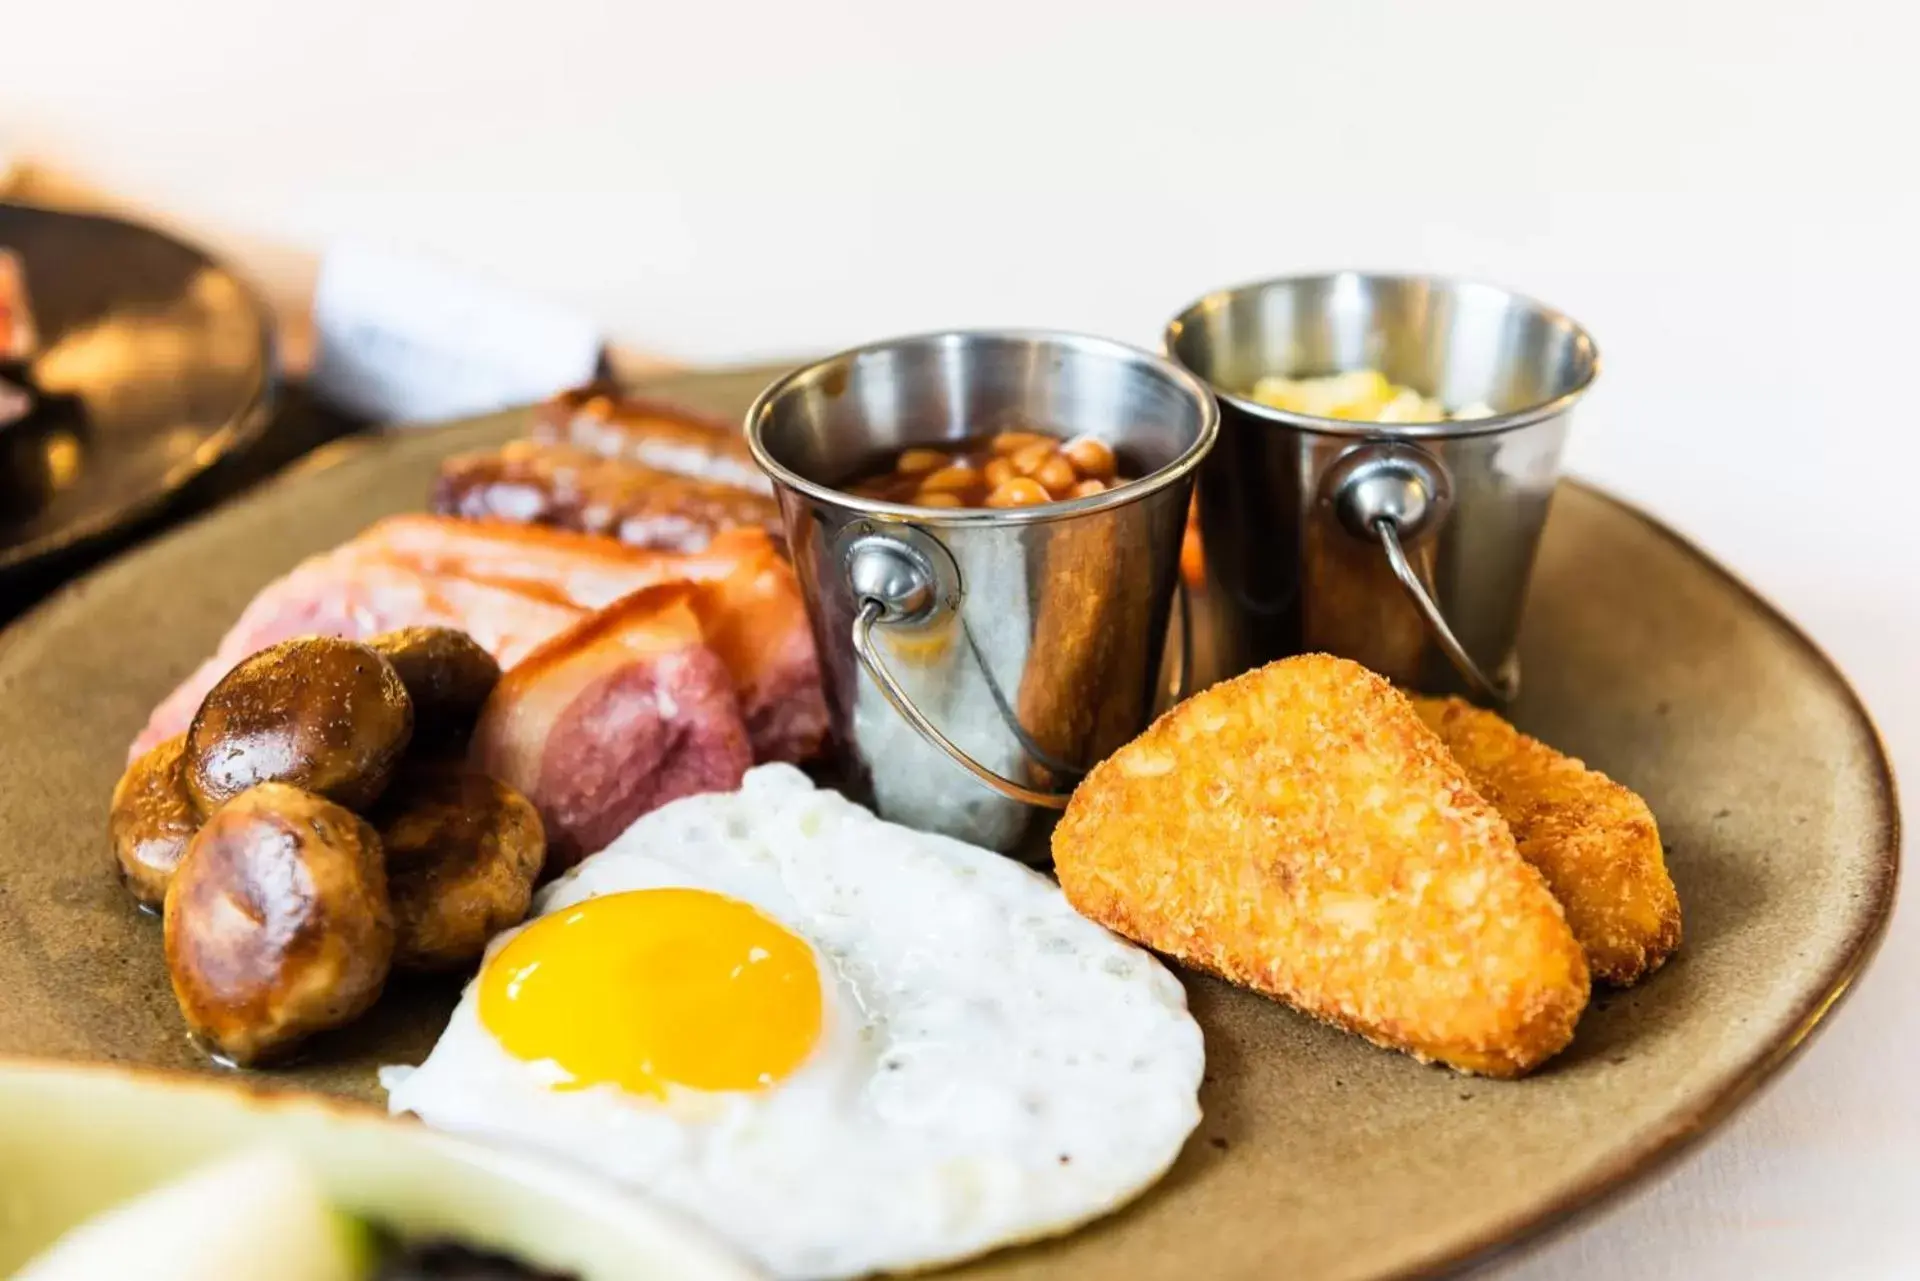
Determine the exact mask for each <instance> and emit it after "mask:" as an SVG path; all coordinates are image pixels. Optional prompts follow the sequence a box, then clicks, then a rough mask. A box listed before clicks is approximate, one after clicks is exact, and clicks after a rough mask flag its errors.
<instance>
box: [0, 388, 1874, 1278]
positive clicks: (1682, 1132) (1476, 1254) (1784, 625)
mask: <svg viewBox="0 0 1920 1281" xmlns="http://www.w3.org/2000/svg"><path fill="white" fill-rule="evenodd" d="M758 369H759V367H758V366H748V367H743V368H723V369H716V370H702V371H691V370H689V371H678V372H676V373H675V374H670V375H667V376H665V377H662V378H658V379H648V380H645V381H644V382H642V383H640V384H637V385H638V386H642V387H652V386H654V385H656V384H673V383H676V382H684V381H688V380H694V381H698V380H699V379H700V378H701V377H702V376H703V375H704V376H706V377H712V376H714V375H722V376H724V375H727V374H743V373H747V372H753V371H757V370H758ZM522 412H524V411H523V410H509V411H504V412H502V413H499V414H490V415H483V416H480V417H478V418H473V419H467V420H462V421H458V422H450V423H445V424H436V425H434V427H432V428H430V429H429V430H428V431H425V432H422V431H419V430H417V429H409V430H407V431H406V432H401V433H395V434H391V435H384V436H377V437H372V438H366V439H356V440H354V441H352V442H350V443H349V444H346V445H343V447H341V448H338V449H333V448H326V447H323V450H322V451H321V453H320V454H319V455H309V456H308V457H307V458H306V459H303V460H300V461H299V462H297V463H295V464H293V465H291V466H289V467H288V468H287V469H285V470H283V471H282V472H280V473H279V474H277V475H275V476H272V477H270V478H268V479H267V480H266V481H264V482H263V483H261V484H260V485H257V486H255V487H253V488H252V489H250V490H249V491H247V492H246V493H245V494H244V495H241V496H239V499H238V501H241V502H261V501H268V498H269V496H270V495H271V494H273V493H275V492H277V491H280V490H282V489H284V488H286V487H287V486H288V485H290V484H296V483H298V482H299V480H300V479H301V478H302V477H305V476H308V475H311V474H314V473H318V472H324V471H330V470H332V469H333V468H334V467H336V466H339V465H343V464H345V463H347V462H350V461H351V460H353V459H356V458H359V457H362V456H364V455H365V454H367V453H368V452H375V451H379V450H380V449H382V448H385V447H396V446H404V445H407V444H415V443H417V442H419V441H421V440H422V439H423V438H425V437H428V436H441V435H443V434H444V433H446V432H448V431H457V430H459V429H462V428H471V427H474V426H476V425H477V424H479V423H480V422H482V421H486V422H502V421H504V420H506V419H508V418H509V417H510V416H511V415H514V414H518V413H522ZM1560 484H1561V485H1563V486H1567V487H1569V488H1573V489H1578V490H1581V491H1583V492H1584V493H1586V494H1588V495H1589V496H1591V497H1593V498H1595V499H1597V500H1599V501H1600V502H1602V503H1604V504H1607V505H1609V506H1612V507H1614V508H1616V509H1618V510H1619V511H1621V512H1623V513H1624V514H1626V515H1627V516H1629V517H1631V518H1632V519H1634V520H1636V521H1638V522H1641V523H1642V524H1643V525H1645V526H1646V527H1647V528H1648V529H1649V530H1651V531H1652V532H1653V533H1654V534H1656V535H1657V536H1658V537H1659V538H1661V539H1662V540H1663V541H1665V542H1667V543H1669V544H1671V545H1673V546H1674V547H1676V548H1677V549H1678V550H1679V551H1681V552H1683V553H1685V554H1686V555H1688V556H1690V557H1691V558H1693V559H1694V560H1695V561H1697V562H1698V563H1699V564H1700V565H1702V566H1703V567H1704V568H1706V569H1707V570H1709V571H1711V572H1713V573H1715V574H1717V575H1719V576H1720V577H1721V578H1722V579H1724V580H1725V581H1726V582H1727V583H1729V584H1730V585H1731V586H1732V587H1733V588H1734V589H1736V591H1737V592H1738V593H1739V594H1740V595H1741V596H1742V597H1743V598H1744V599H1745V601H1746V602H1747V603H1748V605H1749V606H1750V607H1751V608H1753V609H1754V610H1755V612H1756V613H1758V614H1760V615H1762V616H1763V617H1764V618H1765V619H1768V620H1771V621H1772V622H1774V623H1776V624H1777V625H1778V626H1779V628H1780V629H1781V631H1782V632H1783V633H1784V634H1785V635H1786V636H1787V637H1788V638H1789V639H1790V640H1791V641H1792V643H1794V644H1795V645H1797V646H1798V647H1799V648H1800V649H1801V650H1802V651H1803V653H1804V654H1805V655H1806V656H1807V657H1809V658H1811V659H1812V660H1813V661H1814V663H1815V664H1816V666H1817V667H1818V668H1819V669H1821V671H1822V672H1824V674H1825V675H1826V677H1827V679H1828V680H1829V681H1830V682H1831V684H1832V686H1833V687H1834V688H1835V690H1836V691H1837V692H1838V694H1839V695H1840V696H1841V697H1842V698H1843V699H1844V702H1845V705H1846V706H1847V708H1848V709H1849V710H1850V712H1851V714H1852V716H1853V717H1854V718H1855V720H1856V721H1857V723H1858V724H1859V725H1860V726H1861V727H1862V729H1863V730H1864V732H1865V739H1866V746H1867V748H1868V752H1869V755H1870V758H1871V759H1870V760H1869V761H1868V762H1867V768H1868V770H1869V771H1870V772H1871V774H1872V775H1873V779H1872V787H1871V790H1872V793H1873V796H1872V802H1873V806H1874V808H1875V809H1876V810H1877V811H1878V814H1877V820H1878V821H1877V829H1878V830H1877V832H1876V833H1875V834H1874V836H1873V838H1872V839H1873V840H1874V841H1875V843H1876V844H1877V846H1878V848H1877V849H1874V850H1872V851H1870V852H1869V854H1868V858H1869V860H1870V863H1871V867H1872V870H1873V873H1874V875H1873V879H1872V884H1871V888H1870V891H1869V893H1868V895H1867V899H1868V901H1867V902H1866V903H1865V904H1864V905H1863V908H1862V914H1861V916H1860V918H1859V920H1858V922H1857V924H1856V926H1855V928H1854V929H1853V930H1852V931H1851V932H1850V933H1849V935H1848V936H1847V938H1846V941H1845V944H1844V946H1843V947H1842V948H1841V949H1840V950H1839V953H1838V954H1837V955H1836V957H1835V959H1834V960H1833V962H1832V963H1831V964H1829V965H1828V966H1827V967H1826V968H1825V970H1824V972H1823V973H1822V975H1821V977H1820V979H1819V981H1818V983H1817V984H1815V985H1814V987H1813V989H1812V991H1811V993H1810V995H1809V997H1808V999H1806V1000H1805V1001H1803V1002H1802V1003H1801V1005H1800V1007H1799V1008H1798V1009H1797V1010H1796V1012H1795V1013H1794V1015H1793V1017H1792V1019H1791V1020H1790V1021H1789V1023H1788V1025H1787V1029H1786V1031H1785V1032H1783V1033H1782V1034H1780V1035H1778V1036H1776V1037H1774V1038H1772V1039H1770V1040H1769V1041H1768V1042H1767V1043H1766V1044H1764V1045H1762V1046H1760V1047H1758V1048H1757V1049H1756V1050H1755V1052H1754V1053H1753V1054H1751V1055H1750V1056H1749V1057H1748V1058H1747V1059H1746V1060H1745V1061H1744V1062H1743V1063H1742V1064H1740V1065H1739V1066H1738V1068H1737V1069H1736V1070H1735V1071H1734V1072H1733V1073H1732V1074H1731V1075H1730V1076H1729V1077H1728V1079H1727V1080H1726V1082H1725V1083H1724V1084H1723V1085H1721V1086H1720V1087H1719V1088H1718V1089H1715V1090H1713V1091H1712V1092H1711V1093H1710V1094H1706V1095H1703V1096H1701V1097H1699V1098H1697V1099H1695V1100H1693V1101H1692V1102H1691V1104H1690V1105H1689V1106H1686V1107H1684V1108H1682V1109H1680V1110H1678V1111H1676V1113H1675V1114H1674V1115H1673V1116H1672V1117H1670V1118H1669V1119H1668V1120H1667V1122H1666V1123H1665V1124H1663V1125H1661V1126H1660V1127H1659V1128H1658V1131H1657V1133H1654V1134H1653V1135H1651V1137H1649V1138H1647V1139H1645V1140H1644V1141H1642V1142H1639V1143H1636V1144H1634V1145H1633V1146H1632V1147H1631V1148H1630V1149H1629V1150H1626V1151H1623V1152H1621V1153H1619V1154H1618V1155H1617V1156H1616V1157H1614V1158H1613V1159H1612V1160H1611V1161H1609V1162H1607V1163H1606V1164H1605V1165H1603V1166H1602V1167H1601V1168H1599V1169H1597V1170H1596V1171H1595V1172H1593V1173H1592V1174H1591V1175H1589V1176H1588V1177H1586V1178H1583V1179H1581V1180H1580V1181H1579V1182H1578V1184H1577V1185H1575V1186H1574V1187H1572V1188H1570V1189H1568V1190H1567V1191H1565V1192H1563V1193H1561V1194H1559V1195H1557V1196H1555V1197H1553V1198H1552V1199H1551V1200H1550V1201H1542V1202H1540V1203H1538V1204H1536V1205H1535V1206H1533V1207H1531V1208H1530V1209H1528V1210H1526V1211H1524V1212H1522V1213H1519V1214H1516V1215H1513V1216H1511V1217H1510V1218H1509V1219H1508V1220H1506V1221H1505V1222H1503V1223H1500V1224H1498V1225H1496V1226H1494V1227H1493V1228H1491V1229H1489V1230H1487V1231H1485V1232H1481V1233H1478V1234H1475V1235H1474V1236H1473V1237H1471V1238H1470V1239H1468V1240H1465V1241H1462V1242H1460V1243H1459V1244H1457V1245H1454V1246H1451V1247H1447V1248H1443V1249H1441V1250H1437V1251H1434V1252H1431V1253H1429V1254H1427V1255H1426V1256H1425V1257H1423V1258H1420V1259H1416V1260H1414V1261H1412V1262H1410V1263H1408V1264H1406V1265H1405V1266H1403V1267H1400V1268H1397V1269H1394V1270H1391V1271H1382V1272H1377V1273H1372V1274H1369V1275H1368V1277H1367V1278H1366V1281H1441V1279H1442V1278H1450V1277H1457V1276H1459V1275H1460V1274H1461V1273H1463V1272H1465V1271H1467V1270H1469V1269H1473V1268H1479V1267H1484V1266H1487V1265H1488V1264H1491V1263H1493V1262H1495V1261H1499V1260H1508V1259H1512V1258H1516V1257H1519V1256H1521V1255H1524V1254H1527V1253H1529V1252H1531V1251H1534V1250H1537V1249H1538V1248H1540V1247H1541V1246H1544V1245H1546V1244H1548V1243H1549V1242H1550V1241H1551V1240H1552V1239H1554V1238H1555V1237H1556V1236H1558V1235H1559V1234H1561V1233H1563V1232H1565V1231H1567V1230H1569V1229H1570V1228H1572V1227H1575V1226H1577V1225H1578V1224H1580V1223H1581V1222H1582V1221H1584V1220H1586V1219H1588V1218H1590V1217H1592V1216H1593V1215H1594V1214H1595V1213H1596V1212H1597V1211H1599V1210H1601V1209H1603V1208H1605V1207H1606V1206H1607V1204H1608V1203H1609V1202H1611V1201H1612V1200H1613V1198H1615V1197H1617V1196H1619V1195H1621V1194H1623V1193H1625V1192H1627V1191H1629V1190H1634V1189H1639V1188H1642V1187H1644V1185H1645V1184H1646V1183H1647V1182H1648V1180H1649V1179H1650V1178H1651V1177H1652V1176H1653V1175H1655V1174H1656V1173H1659V1172H1661V1171H1663V1170H1666V1169H1670V1168H1671V1167H1673V1166H1674V1165H1675V1164H1676V1163H1677V1162H1679V1161H1680V1160H1681V1159H1683V1158H1685V1157H1687V1156H1690V1155H1692V1154H1694V1153H1696V1152H1697V1151H1699V1150H1700V1147H1701V1144H1702V1141H1703V1140H1704V1139H1705V1138H1707V1137H1708V1136H1709V1135H1711V1134H1713V1133H1714V1132H1715V1131H1717V1130H1718V1129H1719V1128H1720V1127H1721V1126H1722V1125H1724V1124H1725V1123H1726V1122H1727V1121H1728V1120H1729V1119H1731V1118H1732V1117H1733V1116H1734V1115H1735V1114H1736V1113H1737V1112H1738V1111H1739V1110H1740V1109H1741V1108H1743V1107H1744V1106H1745V1105H1747V1104H1748V1103H1750V1102H1752V1101H1753V1099H1754V1098H1756V1097H1757V1096H1758V1094H1759V1092H1760V1091H1761V1090H1762V1089H1763V1088H1764V1087H1766V1086H1767V1085H1769V1084H1771V1083H1773V1082H1774V1081H1777V1080H1778V1079H1779V1078H1780V1076H1781V1074H1782V1073H1783V1072H1784V1071H1785V1069H1786V1068H1788V1067H1789V1066H1791V1065H1792V1063H1793V1062H1794V1061H1795V1060H1796V1059H1797V1058H1798V1056H1799V1054H1800V1052H1801V1051H1803V1050H1804V1049H1805V1048H1806V1046H1807V1045H1808V1044H1809V1043H1811V1041H1812V1039H1813V1038H1814V1036H1815V1035H1817V1034H1818V1032H1819V1031H1821V1030H1823V1029H1824V1028H1825V1027H1826V1026H1827V1025H1828V1021H1829V1016H1830V1015H1831V1014H1832V1013H1833V1011H1834V1010H1835V1009H1837V1008H1838V1007H1839V1006H1840V1005H1841V1004H1842V1003H1843V1002H1844V1000H1845V999H1846V997H1847V996H1849V995H1850V994H1851V993H1852V991H1853V990H1854V987H1855V985H1856V982H1857V980H1858V979H1859V977H1860V975H1861V974H1862V973H1864V972H1865V970H1866V969H1867V967H1868V966H1869V965H1870V964H1871V963H1872V961H1873V959H1874V957H1875V956H1876V955H1877V954H1878V952H1879V949H1880V946H1881V944H1882V943H1883V942H1884V940H1885V937H1886V933H1887V928H1888V925H1889V923H1890V922H1891V919H1892V915H1893V909H1894V906H1895V904H1896V901H1897V899H1898V894H1899V882H1900V873H1901V862H1902V860H1901V837H1902V824H1901V816H1900V806H1899V796H1898V789H1897V784H1896V780H1895V776H1894V772H1893V765H1892V758H1891V756H1890V755H1889V753H1888V751H1887V746H1886V740H1885V737H1884V735H1883V734H1882V733H1881V731H1880V728H1879V726H1878V724H1877V723H1876V722H1875V721H1874V718H1873V715H1872V713H1871V711H1870V710H1869V709H1868V708H1867V706H1866V704H1865V702H1864V701H1863V700H1862V699H1861V697H1860V694H1859V691H1858V690H1857V689H1856V688H1855V687H1854V684H1853V682H1852V681H1851V680H1850V679H1848V677H1847V674H1846V671H1845V670H1844V669H1843V668H1842V667H1841V666H1840V665H1839V664H1838V663H1837V662H1835V661H1834V659H1833V658H1832V656H1831V655H1829V654H1828V653H1827V652H1826V650H1825V649H1823V648H1822V647H1821V646H1820V645H1819V644H1818V643H1817V642H1815V641H1814V640H1813V639H1812V638H1811V637H1810V636H1809V635H1808V634H1807V632H1806V631H1805V629H1803V628H1802V627H1801V626H1800V625H1799V624H1798V623H1796V622H1795V621H1794V620H1793V619H1792V618H1791V617H1789V616H1788V615H1787V614H1786V613H1785V612H1783V611H1782V610H1781V609H1779V608H1778V607H1777V606H1775V605H1774V604H1773V603H1772V601H1770V600H1768V599H1767V597H1766V596H1764V595H1763V594H1762V593H1760V592H1759V591H1758V590H1756V589H1755V588H1754V587H1753V586H1752V585H1751V584H1749V583H1748V582H1747V581H1746V579H1744V578H1743V577H1741V576H1740V575H1739V574H1737V573H1735V572H1734V571H1733V570H1731V569H1730V568H1728V567H1727V566H1726V565H1724V564H1723V563H1722V562H1720V561H1719V560H1717V559H1716V558H1714V557H1713V556H1711V555H1709V554H1708V553H1707V552H1706V551H1705V550H1703V549H1702V548H1701V547H1700V546H1699V545H1698V544H1696V543H1695V542H1694V541H1693V540H1692V539H1690V538H1688V537H1687V536H1686V535H1684V534H1682V533H1680V532H1679V531H1677V530H1676V529H1675V528H1674V527H1673V526H1671V525H1670V524H1668V523H1667V522H1666V521H1664V520H1662V519H1660V518H1659V517H1656V516H1654V515H1652V514H1650V513H1649V512H1648V511H1647V510H1646V509H1645V508H1644V507H1642V506H1640V505H1639V504H1637V503H1635V502H1632V501H1629V500H1627V499H1624V498H1621V497H1619V496H1617V495H1615V494H1613V493H1612V492H1610V491H1608V490H1606V489H1604V488H1603V487H1601V486H1599V485H1596V484H1594V483H1592V482H1590V481H1587V480H1584V479H1580V478H1577V477H1573V476H1563V477H1562V478H1561V480H1560ZM226 506H228V505H226V504H223V505H222V506H221V507H219V508H215V509H213V510H211V511H208V512H205V513H201V514H199V515H197V516H196V517H194V518H193V519H192V520H190V521H188V522H185V523H183V524H182V525H179V526H176V527H175V528H173V529H171V530H168V531H166V532H165V533H164V534H162V535H161V536H160V537H159V538H158V539H154V540H150V541H149V542H147V543H143V544H140V545H138V546H136V547H131V548H128V549H127V550H126V551H125V552H123V553H120V554H119V555H116V556H114V557H112V558H111V559H110V560H108V561H107V562H105V563H103V564H102V565H100V566H96V567H94V568H93V569H91V570H89V571H88V572H87V573H86V574H84V575H82V576H80V577H79V578H76V579H74V580H72V581H71V582H68V583H66V584H63V585H62V586H61V587H60V588H58V589H56V590H55V591H54V592H52V593H51V594H49V595H48V596H47V597H46V598H44V599H42V600H41V601H39V602H37V603H36V604H35V605H34V606H33V607H32V608H31V609H29V610H28V611H27V612H26V613H24V614H22V615H21V616H20V617H18V618H17V619H15V620H14V621H13V622H12V623H11V624H9V625H7V626H6V627H4V628H0V660H3V659H4V658H5V657H6V656H7V655H8V654H9V652H10V651H11V650H12V649H14V648H15V647H16V645H17V644H18V643H19V641H20V639H21V637H23V636H25V635H27V634H28V633H31V632H33V631H36V630H38V629H39V628H41V627H45V626H50V625H53V624H54V623H55V622H56V621H57V617H58V616H59V615H61V614H63V613H65V612H66V610H67V609H69V608H71V607H73V606H74V605H75V604H77V603H78V602H79V600H80V599H82V598H83V597H84V596H85V595H87V594H88V591H89V588H90V584H91V580H92V579H93V578H94V577H95V576H96V575H97V574H99V573H101V572H102V571H103V570H106V569H109V568H111V567H112V566H114V565H117V564H118V563H119V562H120V561H121V560H122V559H123V558H124V557H126V556H128V555H133V554H137V553H138V552H139V551H141V550H143V549H144V548H145V547H149V546H152V545H154V543H157V542H160V541H164V540H165V539H168V538H173V537H177V536H180V535H181V534H182V533H184V532H185V531H186V530H188V529H190V528H193V527H195V526H198V525H200V524H201V523H203V522H204V521H207V520H209V519H211V518H213V517H215V516H216V515H217V514H218V513H219V512H221V511H223V510H225V508H226ZM295 1092H297V1093H309V1094H320V1095H321V1096H322V1097H326V1098H333V1097H334V1096H331V1095H326V1094H325V1093H324V1092H321V1091H308V1090H300V1089H297V1088H296V1089H295Z"/></svg>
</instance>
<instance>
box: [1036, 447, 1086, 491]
mask: <svg viewBox="0 0 1920 1281" xmlns="http://www.w3.org/2000/svg"><path fill="white" fill-rule="evenodd" d="M1033 478H1034V479H1035V480H1037V481H1039V482H1040V483H1041V485H1043V486H1045V487H1046V491H1047V492H1048V493H1049V494H1052V495H1053V496H1054V497H1055V498H1063V497H1065V496H1066V493H1067V491H1068V490H1069V489H1072V488H1073V487H1074V486H1075V485H1076V484H1078V483H1079V482H1080V474H1079V473H1078V472H1076V471H1074V469H1073V464H1072V463H1070V462H1068V461H1067V456H1066V455H1065V454H1061V453H1055V454H1050V455H1048V457H1047V460H1046V461H1045V462H1043V463H1041V464H1040V467H1039V469H1038V470H1037V471H1035V472H1034V473H1033Z"/></svg>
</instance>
